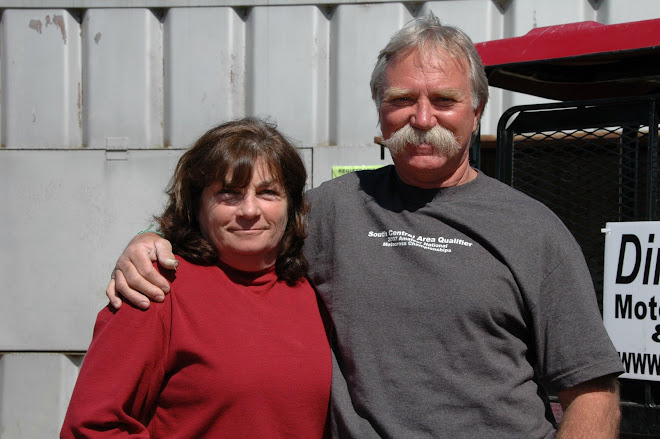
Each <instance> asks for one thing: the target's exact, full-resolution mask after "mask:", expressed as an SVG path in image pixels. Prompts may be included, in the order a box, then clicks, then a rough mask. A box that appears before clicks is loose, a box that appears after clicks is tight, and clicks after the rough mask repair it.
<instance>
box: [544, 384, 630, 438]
mask: <svg viewBox="0 0 660 439" xmlns="http://www.w3.org/2000/svg"><path fill="white" fill-rule="evenodd" d="M557 396H558V397H559V402H560V403H561V406H562V408H563V409H564V416H563V418H562V420H561V422H560V424H559V430H558V431H557V439H563V438H570V439H583V438H584V439H594V438H598V439H616V438H618V437H619V422H620V421H621V409H620V408H619V383H618V381H617V379H616V378H615V377H614V376H613V375H607V376H604V377H600V378H596V379H594V380H591V381H587V382H585V383H582V384H578V385H577V386H575V387H571V388H570V389H567V390H564V391H562V392H559V393H558V395H557Z"/></svg>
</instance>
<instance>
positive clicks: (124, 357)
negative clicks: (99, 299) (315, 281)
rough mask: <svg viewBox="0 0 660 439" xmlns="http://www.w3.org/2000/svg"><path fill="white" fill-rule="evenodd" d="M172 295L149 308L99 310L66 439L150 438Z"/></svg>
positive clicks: (69, 414) (65, 429)
mask: <svg viewBox="0 0 660 439" xmlns="http://www.w3.org/2000/svg"><path fill="white" fill-rule="evenodd" d="M170 314H171V299H170V298H169V296H168V297H167V298H166V300H165V302H164V303H162V304H159V303H152V304H151V306H150V308H149V309H148V310H146V311H143V310H139V309H137V308H134V307H132V306H130V305H129V304H128V303H125V304H124V305H123V306H122V307H121V308H120V309H119V310H114V309H112V308H111V307H110V306H108V307H106V308H104V309H103V310H101V312H100V313H99V315H98V318H97V320H96V325H95V326H94V336H93V338H92V342H91V344H90V346H89V350H88V351H87V354H86V356H85V358H84V360H83V365H82V368H81V370H80V374H79V376H78V380H77V382H76V386H75V388H74V391H73V395H72V397H71V401H70V403H69V408H68V411H67V414H66V418H65V420H64V425H63V427H62V432H61V437H62V438H73V437H88V438H96V437H113V438H115V437H136V438H138V437H139V438H142V437H144V438H148V437H149V432H148V431H147V427H146V425H147V424H148V421H149V419H150V418H151V416H152V415H153V410H154V407H155V402H156V399H157V397H158V395H159V393H160V389H161V385H162V382H163V377H164V369H165V361H166V358H167V346H168V339H169V325H168V323H169V319H168V318H167V316H168V315H170Z"/></svg>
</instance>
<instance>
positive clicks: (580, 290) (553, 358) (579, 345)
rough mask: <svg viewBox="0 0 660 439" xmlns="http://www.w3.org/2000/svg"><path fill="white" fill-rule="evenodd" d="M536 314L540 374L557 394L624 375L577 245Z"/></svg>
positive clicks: (544, 288)
mask: <svg viewBox="0 0 660 439" xmlns="http://www.w3.org/2000/svg"><path fill="white" fill-rule="evenodd" d="M532 314H533V318H534V321H535V332H536V356H537V366H538V373H539V374H540V376H541V379H542V381H543V382H544V384H545V385H546V386H547V387H548V388H549V389H550V390H551V391H560V390H565V389H568V388H570V387H573V386H575V385H577V384H580V383H583V382H586V381H589V380H591V379H594V378H598V377H601V376H604V375H609V374H617V375H618V374H620V373H622V371H623V369H622V366H621V362H620V360H619V357H618V354H617V352H616V350H615V348H614V345H613V344H612V342H611V340H610V338H609V336H608V334H607V332H606V330H605V327H604V326H603V321H602V317H601V315H600V312H599V310H598V304H597V302H596V295H595V292H594V288H593V284H592V280H591V276H590V274H589V270H588V268H587V265H586V263H585V261H584V257H583V256H582V252H581V251H580V249H579V247H578V246H577V243H576V244H575V247H573V248H572V250H571V251H570V252H567V254H566V255H565V257H564V258H563V259H562V260H561V261H560V262H559V263H558V264H557V265H556V266H555V267H554V268H553V269H552V270H551V271H550V272H549V273H548V275H547V276H546V277H545V279H544V280H543V282H542V285H541V292H540V296H539V301H538V303H537V305H536V306H535V307H534V309H533V312H532Z"/></svg>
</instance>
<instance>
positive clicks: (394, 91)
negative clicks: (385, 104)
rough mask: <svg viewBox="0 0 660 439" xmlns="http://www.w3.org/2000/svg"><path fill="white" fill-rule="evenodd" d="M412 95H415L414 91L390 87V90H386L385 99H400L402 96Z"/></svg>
mask: <svg viewBox="0 0 660 439" xmlns="http://www.w3.org/2000/svg"><path fill="white" fill-rule="evenodd" d="M412 93H413V91H412V90H409V89H407V88H400V87H389V88H387V89H385V93H384V98H385V99H393V98H398V97H401V96H409V95H410V94H412Z"/></svg>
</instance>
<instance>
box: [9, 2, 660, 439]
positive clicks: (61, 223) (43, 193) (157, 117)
mask: <svg viewBox="0 0 660 439" xmlns="http://www.w3.org/2000/svg"><path fill="white" fill-rule="evenodd" d="M0 8H2V9H1V12H2V18H1V20H0V93H1V100H0V139H1V146H0V206H1V207H0V280H1V282H2V286H3V291H2V293H0V294H1V296H0V297H2V304H3V305H4V306H2V307H1V308H0V351H1V352H2V355H0V438H2V439H5V438H42V437H44V438H46V437H55V436H57V432H58V431H59V427H60V425H61V422H62V419H63V416H64V413H65V411H66V406H67V402H68V398H69V395H70V392H71V390H72V388H73V384H74V382H75V379H76V375H77V371H78V368H79V366H80V363H81V358H82V356H81V353H82V352H83V351H84V350H85V349H86V348H87V345H88V344H89V341H90V338H91V330H92V325H93V322H94V319H95V316H96V312H97V311H98V310H99V309H100V308H101V307H102V306H104V304H105V303H106V299H105V295H104V289H105V286H106V284H107V280H108V278H109V274H110V271H111V268H112V266H113V263H114V260H115V259H116V257H117V255H118V254H119V252H120V251H121V250H122V248H123V247H124V246H125V244H126V243H127V241H128V240H129V239H130V237H131V236H133V235H134V234H135V233H136V232H137V231H139V230H141V229H142V228H144V226H145V225H146V224H148V223H149V218H150V215H151V214H153V213H157V212H158V211H159V210H160V208H161V206H162V202H163V199H164V198H163V196H162V191H163V189H164V187H165V185H166V183H167V180H168V178H169V176H170V174H171V172H172V170H173V166H174V164H175V163H176V160H177V159H178V157H179V156H180V154H181V152H182V150H183V149H185V148H186V147H187V146H188V145H189V144H190V143H191V142H192V141H193V140H194V139H195V138H197V137H198V136H199V135H200V134H202V133H203V132H204V131H205V130H206V129H207V128H209V127H210V126H212V125H214V124H216V123H218V122H220V121H225V120H228V119H232V118H235V117H239V116H243V115H258V116H270V118H271V119H272V120H274V121H276V122H277V123H278V124H279V127H280V128H281V130H282V131H284V132H285V133H287V134H289V135H290V136H291V137H292V138H293V139H294V140H295V141H296V142H298V144H299V146H300V147H301V152H302V153H303V156H304V158H305V161H306V164H307V166H308V167H309V170H310V174H311V178H310V185H311V186H316V185H318V184H320V183H321V182H322V181H324V180H327V179H329V178H330V177H331V167H332V166H335V165H377V164H381V163H390V160H389V158H386V159H385V160H384V161H381V159H380V149H379V148H378V147H377V146H376V145H374V144H373V142H372V141H373V137H374V136H375V135H377V134H378V126H377V118H376V111H375V108H374V106H373V103H372V101H371V98H370V93H369V87H368V82H369V76H370V73H371V69H372V67H373V63H374V61H375V57H376V55H377V53H378V51H379V49H380V48H382V47H383V46H384V45H385V43H386V41H387V40H388V38H389V37H390V36H391V34H392V33H393V32H394V31H395V30H397V29H398V28H400V27H401V26H402V25H403V24H404V23H405V22H406V21H408V20H409V19H410V18H412V17H413V16H417V15H419V14H424V13H425V12H426V11H429V10H430V11H433V12H434V13H435V14H436V15H437V16H439V17H441V18H442V19H443V20H444V21H445V22H446V23H449V24H453V25H457V26H459V27H461V28H462V29H464V30H465V31H466V32H467V33H468V34H469V35H470V36H471V37H472V39H473V40H474V41H475V42H479V41H486V40H492V39H498V38H505V37H513V36H520V35H523V34H525V33H527V32H528V31H529V30H531V29H532V28H535V27H541V26H549V25H556V24H562V23H568V22H575V21H584V20H594V21H598V22H601V23H605V24H613V23H621V22H626V21H635V20H643V19H649V18H658V17H660V2H658V1H657V0H554V1H552V2H549V1H546V0H509V1H507V0H444V1H429V2H421V3H420V2H412V3H409V4H407V3H402V2H391V1H374V2H371V3H357V2H355V1H345V2H341V1H325V2H322V3H320V2H319V4H318V5H316V4H314V2H302V1H285V0H280V1H277V0H274V1H269V2H259V1H257V0H252V1H248V0H246V1H235V2H231V1H211V0H206V1H205V0H199V1H194V0H189V1H177V0H162V1H157V0H151V1H150V0H145V1H139V0H125V1H120V0H115V1H113V0H69V1H65V0H61V1H57V0H49V1H47V0H13V1H7V0H5V1H2V0H0ZM491 92H492V100H491V103H490V105H489V107H488V109H487V112H486V115H485V117H484V121H483V128H482V133H483V134H484V135H492V136H494V134H495V129H496V125H497V120H498V118H499V115H500V114H501V113H502V112H503V111H504V110H505V109H506V108H509V107H511V106H512V105H520V104H526V103H535V102H539V99H536V98H532V97H528V96H521V95H515V94H512V93H508V92H507V93H505V92H502V91H500V90H491Z"/></svg>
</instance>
